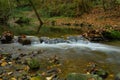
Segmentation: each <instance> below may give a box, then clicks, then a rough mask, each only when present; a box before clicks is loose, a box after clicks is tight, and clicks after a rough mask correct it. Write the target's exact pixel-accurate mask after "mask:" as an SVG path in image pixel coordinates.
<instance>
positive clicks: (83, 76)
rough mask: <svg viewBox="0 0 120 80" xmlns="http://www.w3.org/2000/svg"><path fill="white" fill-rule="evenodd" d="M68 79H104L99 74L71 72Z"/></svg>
mask: <svg viewBox="0 0 120 80" xmlns="http://www.w3.org/2000/svg"><path fill="white" fill-rule="evenodd" d="M66 80H103V79H102V78H101V77H99V76H98V75H92V74H80V73H70V74H68V75H67V77H66Z"/></svg>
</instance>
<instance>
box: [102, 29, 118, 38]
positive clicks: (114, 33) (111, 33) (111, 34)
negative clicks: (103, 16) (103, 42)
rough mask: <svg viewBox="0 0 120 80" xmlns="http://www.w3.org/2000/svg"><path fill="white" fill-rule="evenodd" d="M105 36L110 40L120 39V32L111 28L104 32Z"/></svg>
mask: <svg viewBox="0 0 120 80" xmlns="http://www.w3.org/2000/svg"><path fill="white" fill-rule="evenodd" d="M102 34H103V36H104V37H105V38H107V39H109V40H120V32H119V31H115V30H111V31H106V32H103V33H102Z"/></svg>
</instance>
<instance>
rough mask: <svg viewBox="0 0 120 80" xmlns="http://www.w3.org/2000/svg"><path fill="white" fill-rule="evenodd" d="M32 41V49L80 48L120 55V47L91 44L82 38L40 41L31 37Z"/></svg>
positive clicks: (72, 37)
mask: <svg viewBox="0 0 120 80" xmlns="http://www.w3.org/2000/svg"><path fill="white" fill-rule="evenodd" d="M29 39H31V41H32V47H34V48H58V49H64V50H65V49H70V48H79V50H81V49H89V50H91V51H103V52H118V53H120V47H116V46H110V45H106V44H101V43H92V42H89V41H88V40H87V39H85V38H84V37H82V36H70V37H67V39H63V38H53V39H50V38H49V37H41V38H40V39H39V38H37V37H34V36H29Z"/></svg>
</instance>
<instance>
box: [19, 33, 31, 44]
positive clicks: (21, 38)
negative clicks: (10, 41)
mask: <svg viewBox="0 0 120 80" xmlns="http://www.w3.org/2000/svg"><path fill="white" fill-rule="evenodd" d="M18 42H19V43H21V44H22V45H30V44H31V41H30V40H29V39H27V37H26V36H25V35H21V36H19V37H18Z"/></svg>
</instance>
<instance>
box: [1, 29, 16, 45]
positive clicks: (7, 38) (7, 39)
mask: <svg viewBox="0 0 120 80" xmlns="http://www.w3.org/2000/svg"><path fill="white" fill-rule="evenodd" d="M13 38H14V35H13V33H12V32H10V31H4V32H3V33H2V35H1V37H0V41H1V43H3V44H7V43H11V42H12V41H13Z"/></svg>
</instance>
